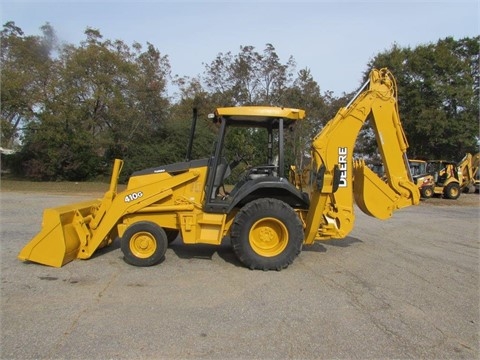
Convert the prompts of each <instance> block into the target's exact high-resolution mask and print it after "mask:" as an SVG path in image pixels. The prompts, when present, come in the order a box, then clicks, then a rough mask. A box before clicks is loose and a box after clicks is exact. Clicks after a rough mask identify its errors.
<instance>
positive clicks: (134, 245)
mask: <svg viewBox="0 0 480 360" xmlns="http://www.w3.org/2000/svg"><path fill="white" fill-rule="evenodd" d="M120 245H121V249H122V252H123V255H124V259H125V261H126V262H127V263H129V264H130V265H134V266H142V267H145V266H152V265H155V264H158V263H159V262H160V261H162V260H163V259H164V257H165V253H166V251H167V247H168V238H167V234H166V233H165V230H163V229H162V228H161V227H160V226H158V225H156V224H154V223H152V222H148V221H140V222H138V223H135V224H133V225H130V226H129V227H128V228H127V230H125V233H124V234H123V236H122V239H121V244H120Z"/></svg>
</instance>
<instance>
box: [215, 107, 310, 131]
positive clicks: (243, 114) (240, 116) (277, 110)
mask: <svg viewBox="0 0 480 360" xmlns="http://www.w3.org/2000/svg"><path fill="white" fill-rule="evenodd" d="M212 117H213V121H214V122H220V121H221V118H224V119H225V120H226V121H227V122H228V123H229V125H233V126H251V127H270V126H272V127H273V128H275V127H278V124H279V121H278V120H279V119H283V126H284V127H288V126H290V125H292V124H293V123H295V122H296V121H299V120H303V119H305V110H301V109H292V108H284V107H275V106H235V107H223V108H217V109H216V110H215V113H214V114H213V116H212Z"/></svg>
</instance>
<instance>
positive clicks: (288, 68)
mask: <svg viewBox="0 0 480 360" xmlns="http://www.w3.org/2000/svg"><path fill="white" fill-rule="evenodd" d="M294 68H295V61H294V60H293V57H290V58H289V59H288V61H287V62H286V63H285V64H282V63H281V62H280V58H279V57H278V55H277V53H276V51H275V48H274V46H273V45H272V44H266V48H265V50H264V52H263V54H260V53H259V52H257V51H256V50H255V47H253V46H240V52H239V53H238V54H237V55H232V53H231V52H227V53H225V54H223V53H219V54H218V56H217V57H216V58H215V60H213V61H212V62H211V63H210V64H209V65H206V66H205V73H204V81H205V84H206V87H207V89H208V90H210V92H211V93H213V94H221V99H222V104H221V105H224V106H234V105H278V102H279V100H280V98H281V94H282V92H283V91H284V90H285V89H287V88H288V87H289V86H290V85H291V82H292V77H293V75H292V71H293V70H294Z"/></svg>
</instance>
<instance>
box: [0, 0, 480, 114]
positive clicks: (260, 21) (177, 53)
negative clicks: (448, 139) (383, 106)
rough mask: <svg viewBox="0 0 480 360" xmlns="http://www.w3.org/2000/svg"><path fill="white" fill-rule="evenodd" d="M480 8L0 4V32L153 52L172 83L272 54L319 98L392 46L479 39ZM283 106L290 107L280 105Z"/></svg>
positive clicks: (349, 84) (442, 4) (471, 2)
mask: <svg viewBox="0 0 480 360" xmlns="http://www.w3.org/2000/svg"><path fill="white" fill-rule="evenodd" d="M479 3H480V2H479V0H466V1H465V0H464V1H462V0H458V1H452V0H449V1H447V0H443V1H414V0H404V1H391V0H383V1H380V0H377V1H361V0H356V1H355V0H351V1H344V0H337V1H333V0H330V1H327V0H324V1H322V0H317V1H305V2H302V1H262V0H257V1H236V2H235V1H226V0H224V1H201V0H197V1H182V0H177V1H174V0H170V1H166V0H164V1H161V0H143V1H132V0H116V1H115V0H109V1H92V0H77V1H67V0H64V1H59V0H57V1H38V0H37V1H35V0H30V1H23V0H2V1H1V3H0V14H1V20H2V25H3V24H5V23H6V22H7V21H14V22H15V24H16V25H17V26H19V27H20V28H21V29H22V30H23V31H24V33H25V35H41V31H40V27H41V26H42V25H44V24H45V23H47V22H48V23H50V25H52V26H53V28H54V29H55V31H56V33H57V37H58V38H59V40H60V41H62V42H66V43H69V44H74V45H79V44H80V42H81V41H82V40H85V34H84V31H85V29H86V28H87V27H90V28H94V29H98V30H99V31H100V33H101V34H102V35H103V39H104V40H106V39H110V40H116V39H118V40H122V41H124V42H125V43H126V44H128V45H132V44H133V43H134V42H139V43H140V44H142V45H146V44H147V42H149V43H151V44H153V45H154V46H155V47H156V48H157V49H158V50H159V51H160V53H161V54H162V56H164V55H167V56H168V58H169V62H170V65H171V68H172V75H179V76H188V77H195V76H198V75H201V74H202V73H203V71H204V69H205V64H210V63H211V62H212V61H213V60H214V59H215V58H216V57H217V55H218V54H219V53H226V52H229V51H230V52H232V54H234V55H235V54H238V53H239V50H240V46H247V45H250V46H254V47H255V50H256V51H258V52H260V53H262V52H263V50H264V49H265V47H266V46H265V45H266V44H267V43H269V44H272V45H273V46H274V48H275V50H276V52H277V54H278V56H279V57H280V61H281V62H282V63H286V62H287V61H288V59H289V57H290V56H292V57H293V58H294V60H295V62H296V64H297V65H296V70H297V71H299V70H301V69H305V68H308V69H310V71H311V74H312V76H313V78H314V80H315V81H316V82H317V83H318V84H319V86H320V91H321V92H322V93H324V92H326V91H333V93H334V95H336V96H341V95H342V94H343V93H349V92H352V91H355V90H356V89H357V88H358V87H359V85H361V83H360V82H361V80H362V74H363V73H364V72H365V71H368V70H369V69H368V68H367V65H368V62H369V61H370V60H371V59H373V57H375V55H377V54H378V53H380V52H384V51H387V50H389V49H390V48H391V47H392V46H393V44H397V45H398V46H400V47H410V48H414V47H416V46H418V45H425V44H429V43H436V42H437V41H438V40H439V39H444V38H445V37H448V36H451V37H453V38H454V39H455V40H459V39H462V38H464V37H475V36H478V35H479V34H480V5H479ZM286 106H288V104H287V105H286Z"/></svg>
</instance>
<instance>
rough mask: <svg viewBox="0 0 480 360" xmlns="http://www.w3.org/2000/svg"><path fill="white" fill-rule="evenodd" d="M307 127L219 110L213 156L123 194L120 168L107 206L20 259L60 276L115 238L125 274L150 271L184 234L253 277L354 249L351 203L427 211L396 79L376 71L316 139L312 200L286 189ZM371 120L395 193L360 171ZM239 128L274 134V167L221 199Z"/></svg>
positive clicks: (75, 218) (64, 213)
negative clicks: (226, 242) (290, 155)
mask: <svg viewBox="0 0 480 360" xmlns="http://www.w3.org/2000/svg"><path fill="white" fill-rule="evenodd" d="M304 118H305V112H304V111H303V110H299V109H291V108H280V107H262V106H259V107H256V106H247V107H226V108H218V109H216V111H215V112H214V114H212V116H211V120H212V121H213V122H215V123H216V124H218V126H219V133H218V140H217V142H216V145H215V149H214V153H213V156H211V157H210V158H206V159H200V160H191V159H190V156H189V155H188V156H187V161H186V162H182V163H177V164H171V165H165V166H158V167H155V168H150V169H146V170H142V171H138V172H136V173H133V174H132V176H131V177H130V179H129V181H128V184H127V187H126V190H124V191H122V192H120V193H118V192H117V190H116V188H117V182H118V180H117V179H118V177H119V173H120V169H121V167H122V161H121V160H116V161H115V164H114V167H113V172H112V178H111V183H110V188H109V190H108V191H107V192H106V194H105V196H104V197H103V199H99V200H93V201H88V202H84V203H80V204H72V205H68V206H62V207H58V208H54V209H47V210H45V213H44V218H43V227H42V230H41V232H40V233H39V234H38V235H37V236H35V237H34V238H33V239H32V240H31V241H30V242H29V243H28V244H27V245H26V246H25V247H24V248H23V249H22V250H21V252H20V254H19V259H20V260H23V261H26V260H28V261H32V262H37V263H41V264H45V265H50V266H54V267H60V266H63V265H65V264H66V263H68V262H69V261H71V260H74V259H88V258H90V257H91V256H92V255H93V254H94V252H95V251H96V250H97V249H99V248H101V247H103V246H107V245H109V244H111V243H112V242H113V241H114V240H115V239H117V238H118V239H119V241H120V245H121V250H122V252H123V254H124V259H125V261H126V262H127V263H130V264H132V265H136V266H150V265H154V264H156V263H158V262H160V261H162V259H163V258H164V255H165V252H166V250H167V246H168V243H169V241H171V240H173V239H175V238H177V236H178V235H180V237H181V239H182V241H183V243H184V244H197V243H203V244H216V245H219V244H220V243H221V242H222V240H223V239H224V238H226V237H229V238H230V240H231V244H232V247H233V251H234V252H235V254H236V255H237V257H238V258H239V260H240V261H241V262H242V263H243V264H244V265H245V266H246V267H248V268H251V269H262V270H280V269H283V268H286V267H287V266H288V265H290V264H291V263H292V262H293V261H294V259H295V258H296V257H297V256H298V255H299V253H300V251H301V249H302V246H303V245H310V244H313V243H314V242H315V241H321V240H328V239H332V238H336V239H341V238H345V237H346V236H347V235H348V234H349V232H350V231H351V230H352V228H353V225H354V220H355V216H354V206H353V199H354V198H355V200H356V202H357V204H358V206H359V208H360V209H361V210H362V211H364V212H365V213H367V214H369V215H371V216H374V217H376V218H379V219H387V218H389V217H390V216H391V215H392V213H393V212H394V211H395V210H397V209H400V208H403V207H407V206H410V205H414V204H417V203H418V202H419V197H420V196H419V191H418V189H417V187H416V186H415V184H414V183H413V182H412V178H411V175H410V172H409V168H408V162H407V158H406V150H407V147H408V144H407V141H406V138H405V135H404V132H403V129H402V126H401V123H400V118H399V115H398V108H397V94H396V85H395V79H394V77H393V76H392V74H391V73H390V72H389V71H388V70H387V69H381V70H376V69H374V70H372V71H371V73H370V76H369V80H368V81H367V82H366V84H365V85H364V86H363V87H362V89H361V90H360V91H359V92H358V94H357V95H356V96H355V98H354V99H353V100H352V101H351V102H350V103H349V104H348V105H347V106H346V107H345V108H341V109H340V110H339V111H338V113H337V114H336V116H335V117H334V118H333V119H332V120H330V122H329V123H328V124H327V125H326V126H325V127H324V128H323V130H322V131H321V132H320V133H319V134H318V135H317V136H316V137H315V138H314V140H313V143H312V159H313V162H312V167H311V169H312V174H311V175H312V176H311V177H310V178H311V179H312V185H311V191H310V193H305V192H302V191H300V190H299V189H297V188H296V187H295V186H294V185H293V184H292V183H290V182H289V181H288V179H287V178H286V176H288V174H287V175H286V174H285V172H286V170H288V166H286V164H285V163H284V162H285V159H284V152H283V150H284V130H285V129H288V128H289V127H291V126H293V125H294V124H295V123H297V122H299V121H303V120H304ZM367 119H370V120H371V122H372V123H373V124H374V128H375V132H376V135H377V143H378V146H379V150H380V153H381V155H382V158H383V163H384V164H385V169H386V174H387V178H388V180H387V182H383V181H382V180H381V179H380V178H379V177H378V176H377V175H376V174H374V173H373V172H372V171H371V170H370V169H368V168H367V167H366V166H365V163H364V162H363V161H360V160H357V161H354V160H353V156H352V155H353V149H354V144H355V140H356V137H357V135H358V133H359V131H360V129H361V127H362V125H363V124H364V123H365V121H366V120H367ZM193 123H195V121H194V122H193ZM235 126H241V127H250V128H257V129H264V130H265V131H266V132H267V134H268V136H267V139H268V141H267V144H266V147H265V149H266V152H265V153H266V157H265V163H264V164H260V165H257V166H253V167H251V168H250V169H248V171H247V172H246V173H245V174H244V176H242V177H241V179H240V180H239V181H238V182H237V183H236V184H235V186H234V187H233V189H231V191H230V192H223V191H221V189H223V186H222V185H223V183H224V182H225V178H226V177H227V176H228V175H229V174H230V173H231V170H232V169H231V168H232V162H228V161H227V160H226V159H225V157H224V153H223V151H224V140H225V136H226V133H227V131H228V130H229V129H230V128H232V127H235ZM192 128H194V126H192ZM191 133H192V134H191V136H190V144H191V143H192V141H193V134H194V131H192V132H191ZM189 149H191V146H189ZM189 152H190V151H188V152H187V154H189ZM276 158H278V161H275V159H276ZM235 163H238V159H237V161H235ZM353 179H355V181H353Z"/></svg>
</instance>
